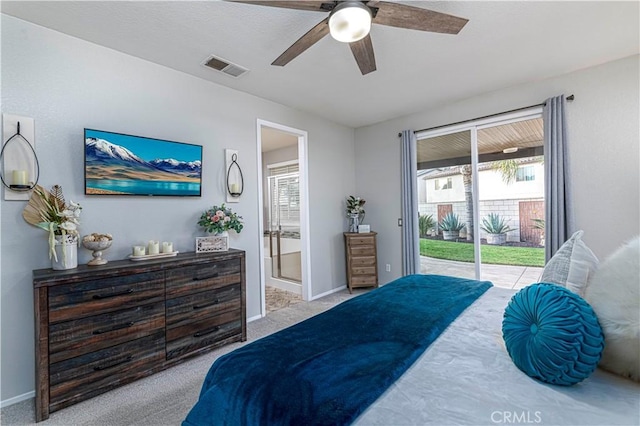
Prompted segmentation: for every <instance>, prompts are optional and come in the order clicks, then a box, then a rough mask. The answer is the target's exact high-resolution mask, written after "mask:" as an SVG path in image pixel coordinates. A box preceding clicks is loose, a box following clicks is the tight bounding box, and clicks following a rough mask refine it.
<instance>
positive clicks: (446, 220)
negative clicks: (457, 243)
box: [439, 213, 464, 240]
mask: <svg viewBox="0 0 640 426" xmlns="http://www.w3.org/2000/svg"><path fill="white" fill-rule="evenodd" d="M439 226H440V229H442V238H444V239H445V240H455V239H456V238H458V237H459V236H460V230H461V229H462V228H464V222H460V220H459V218H458V215H457V214H453V213H447V214H446V215H445V217H443V218H442V221H441V222H440V224H439Z"/></svg>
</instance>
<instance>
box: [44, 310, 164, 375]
mask: <svg viewBox="0 0 640 426" xmlns="http://www.w3.org/2000/svg"><path fill="white" fill-rule="evenodd" d="M164 318H165V308H164V303H163V302H156V303H152V304H147V305H142V306H138V307H135V308H131V309H124V310H121V311H115V312H109V313H106V314H100V315H93V316H90V317H84V318H81V319H77V320H72V321H65V322H59V323H56V324H52V325H51V327H49V352H50V354H49V358H50V360H51V362H52V363H55V362H60V361H64V360H65V359H69V358H73V357H77V356H80V355H84V354H86V353H88V352H94V351H96V350H100V349H104V348H106V347H109V346H114V345H119V344H120V343H124V342H127V341H129V340H135V339H138V338H140V337H144V336H147V335H149V334H152V333H153V332H154V331H158V330H162V331H164V326H165V319H164Z"/></svg>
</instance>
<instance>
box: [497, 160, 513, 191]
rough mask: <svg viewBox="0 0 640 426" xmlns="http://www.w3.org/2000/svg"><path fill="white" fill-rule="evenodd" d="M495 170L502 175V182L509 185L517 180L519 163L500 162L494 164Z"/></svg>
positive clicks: (510, 161)
mask: <svg viewBox="0 0 640 426" xmlns="http://www.w3.org/2000/svg"><path fill="white" fill-rule="evenodd" d="M493 168H494V169H496V170H497V171H498V172H500V174H501V175H502V181H503V182H504V183H506V184H507V185H509V184H512V183H513V182H515V180H516V175H517V174H518V163H517V162H516V160H500V161H494V162H493Z"/></svg>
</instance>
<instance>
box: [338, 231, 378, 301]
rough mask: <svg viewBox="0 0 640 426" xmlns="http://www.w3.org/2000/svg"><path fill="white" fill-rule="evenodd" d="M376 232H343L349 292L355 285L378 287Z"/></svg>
mask: <svg viewBox="0 0 640 426" xmlns="http://www.w3.org/2000/svg"><path fill="white" fill-rule="evenodd" d="M376 235H377V234H376V233H375V232H366V233H356V232H345V233H344V245H345V253H346V256H347V283H348V285H349V293H351V292H353V289H354V288H355V287H378V261H377V257H378V254H377V250H376Z"/></svg>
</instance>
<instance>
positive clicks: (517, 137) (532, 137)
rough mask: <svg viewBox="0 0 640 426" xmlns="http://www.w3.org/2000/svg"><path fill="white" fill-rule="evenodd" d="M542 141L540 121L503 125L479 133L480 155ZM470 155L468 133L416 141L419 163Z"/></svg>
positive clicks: (530, 146)
mask: <svg viewBox="0 0 640 426" xmlns="http://www.w3.org/2000/svg"><path fill="white" fill-rule="evenodd" d="M543 141H544V135H543V127H542V119H541V118H536V119H533V120H524V121H518V122H515V123H510V124H503V125H500V126H494V127H488V128H484V129H481V130H478V154H480V155H482V154H492V153H500V152H502V151H503V150H504V149H506V148H518V149H519V150H520V149H523V148H534V147H538V146H542V145H543ZM470 156H471V132H470V131H469V130H464V131H461V132H456V133H450V134H447V135H441V136H435V137H432V138H426V139H419V140H418V142H417V159H418V163H428V162H430V161H436V160H446V159H451V158H458V157H470ZM515 156H517V155H515ZM515 156H514V157H515Z"/></svg>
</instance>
